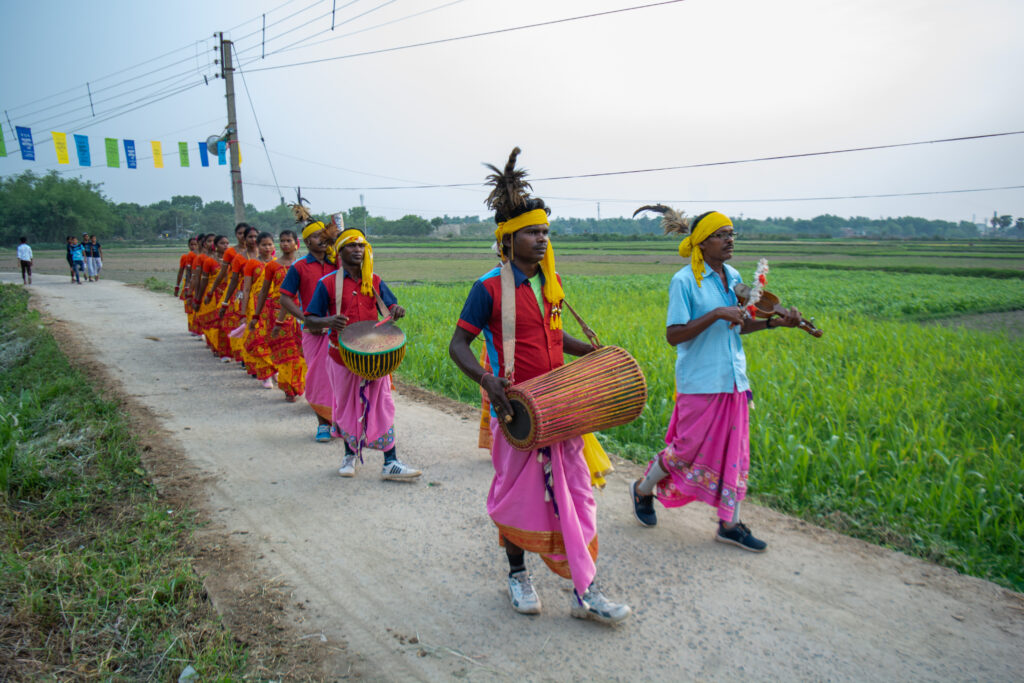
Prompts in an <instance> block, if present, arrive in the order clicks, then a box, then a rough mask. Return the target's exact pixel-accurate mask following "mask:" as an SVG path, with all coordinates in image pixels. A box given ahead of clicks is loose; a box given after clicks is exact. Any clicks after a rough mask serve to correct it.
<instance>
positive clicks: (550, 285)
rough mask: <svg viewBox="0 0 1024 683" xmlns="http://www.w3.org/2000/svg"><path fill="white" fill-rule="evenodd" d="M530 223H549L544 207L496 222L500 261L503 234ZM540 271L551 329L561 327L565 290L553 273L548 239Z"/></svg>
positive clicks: (509, 233)
mask: <svg viewBox="0 0 1024 683" xmlns="http://www.w3.org/2000/svg"><path fill="white" fill-rule="evenodd" d="M531 225H551V222H550V221H549V220H548V212H547V211H545V210H544V209H534V210H533V211H527V212H526V213H523V214H520V215H518V216H516V217H515V218H510V219H509V220H507V221H504V222H503V223H498V229H497V230H495V231H494V239H496V240H498V253H499V254H501V260H502V261H507V260H508V255H507V254H505V249H504V247H503V246H502V244H501V239H502V238H503V237H504V236H505V235H512V234H514V233H516V232H518V231H520V230H522V229H523V228H525V227H528V226H531ZM540 272H541V273H543V274H544V287H543V288H542V290H541V291H542V292H543V293H544V299H545V300H546V301H547V302H548V303H549V304H551V329H553V330H558V329H561V328H562V300H563V299H565V292H563V291H562V285H560V284H559V283H558V276H557V275H556V274H555V250H554V248H552V246H551V242H550V241H549V242H548V248H547V251H545V252H544V258H542V259H541V261H540Z"/></svg>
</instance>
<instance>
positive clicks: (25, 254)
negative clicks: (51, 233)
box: [18, 237, 34, 285]
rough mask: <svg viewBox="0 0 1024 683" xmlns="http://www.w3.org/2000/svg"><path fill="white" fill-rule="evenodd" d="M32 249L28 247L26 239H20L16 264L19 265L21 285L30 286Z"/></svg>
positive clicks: (32, 260)
mask: <svg viewBox="0 0 1024 683" xmlns="http://www.w3.org/2000/svg"><path fill="white" fill-rule="evenodd" d="M33 262H34V259H33V258H32V247H30V246H28V238H27V237H22V238H21V239H20V240H19V244H18V263H20V264H21V284H23V285H30V284H32V263H33Z"/></svg>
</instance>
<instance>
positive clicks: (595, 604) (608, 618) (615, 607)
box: [569, 584, 633, 624]
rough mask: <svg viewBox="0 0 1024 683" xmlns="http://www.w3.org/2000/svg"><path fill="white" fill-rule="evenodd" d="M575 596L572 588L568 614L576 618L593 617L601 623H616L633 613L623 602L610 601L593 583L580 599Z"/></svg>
mask: <svg viewBox="0 0 1024 683" xmlns="http://www.w3.org/2000/svg"><path fill="white" fill-rule="evenodd" d="M577 596H578V593H577V592H576V589H573V591H572V596H570V598H569V600H570V603H571V608H570V611H569V614H570V615H571V616H573V617H575V618H577V619H593V620H594V621H600V622H601V623H602V624H618V623H619V622H621V621H624V620H625V619H626V617H628V616H629V615H630V614H632V613H633V610H631V609H630V608H629V605H627V604H625V603H616V602H610V601H609V600H608V598H606V597H604V595H603V594H602V593H601V591H599V590H597V588H595V587H594V585H593V584H591V585H590V588H588V589H587V591H586V592H585V593H584V594H583V598H582V599H580V598H578V597H577ZM580 603H582V604H580Z"/></svg>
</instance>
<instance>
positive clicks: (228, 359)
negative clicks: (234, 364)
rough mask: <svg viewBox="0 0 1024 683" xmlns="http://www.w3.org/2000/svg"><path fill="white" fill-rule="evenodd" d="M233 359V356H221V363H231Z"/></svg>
mask: <svg viewBox="0 0 1024 683" xmlns="http://www.w3.org/2000/svg"><path fill="white" fill-rule="evenodd" d="M231 361H232V358H231V356H221V357H220V362H221V363H230V362H231Z"/></svg>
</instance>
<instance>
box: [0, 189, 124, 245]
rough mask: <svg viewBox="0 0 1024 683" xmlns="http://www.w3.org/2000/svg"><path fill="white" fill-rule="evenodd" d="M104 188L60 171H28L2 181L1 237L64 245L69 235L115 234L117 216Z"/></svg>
mask: <svg viewBox="0 0 1024 683" xmlns="http://www.w3.org/2000/svg"><path fill="white" fill-rule="evenodd" d="M101 187H102V185H100V184H98V183H92V182H89V181H84V180H81V179H80V178H65V177H62V176H60V175H59V174H58V173H57V172H56V171H50V172H49V173H47V174H46V175H43V176H38V175H36V174H34V173H33V172H32V171H25V172H24V173H21V174H19V175H16V176H12V177H10V178H4V179H2V180H0V237H2V238H3V239H4V241H10V240H11V239H15V238H16V237H17V236H20V235H26V236H27V237H29V239H30V240H33V241H35V242H62V241H64V237H65V236H66V235H81V234H82V233H83V232H87V233H89V234H91V235H99V236H100V237H106V236H109V235H111V234H113V225H114V223H115V214H114V211H113V210H112V205H111V204H110V202H109V201H107V199H106V197H104V196H103V195H102V194H101V193H100V188H101Z"/></svg>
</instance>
